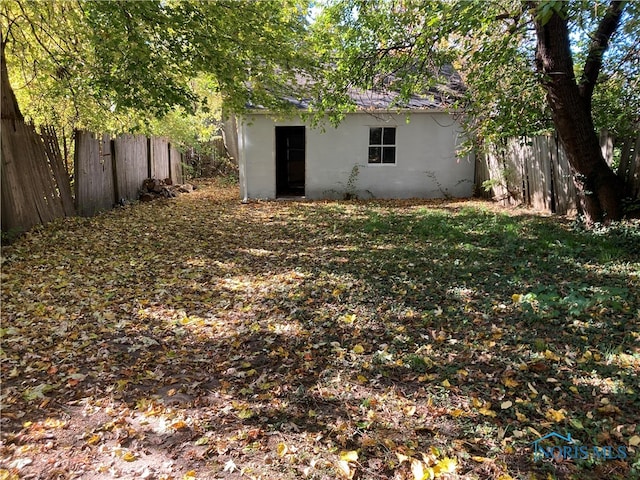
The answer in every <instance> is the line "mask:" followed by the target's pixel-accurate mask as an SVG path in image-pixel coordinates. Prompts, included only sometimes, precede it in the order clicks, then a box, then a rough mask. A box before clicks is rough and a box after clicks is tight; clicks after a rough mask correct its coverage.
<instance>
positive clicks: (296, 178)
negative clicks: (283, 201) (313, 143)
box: [276, 127, 305, 197]
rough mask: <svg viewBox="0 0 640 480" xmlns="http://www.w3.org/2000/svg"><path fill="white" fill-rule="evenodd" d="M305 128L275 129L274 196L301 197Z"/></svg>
mask: <svg viewBox="0 0 640 480" xmlns="http://www.w3.org/2000/svg"><path fill="white" fill-rule="evenodd" d="M304 189H305V127H276V196H277V197H283V196H284V197H286V196H303V195H304Z"/></svg>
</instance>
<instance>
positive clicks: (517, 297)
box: [511, 293, 523, 303]
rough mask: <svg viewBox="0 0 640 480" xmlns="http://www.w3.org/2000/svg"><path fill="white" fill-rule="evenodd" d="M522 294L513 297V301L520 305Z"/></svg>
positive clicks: (515, 294)
mask: <svg viewBox="0 0 640 480" xmlns="http://www.w3.org/2000/svg"><path fill="white" fill-rule="evenodd" d="M522 296H523V295H522V294H521V293H514V294H513V295H511V300H513V303H520V302H521V301H522Z"/></svg>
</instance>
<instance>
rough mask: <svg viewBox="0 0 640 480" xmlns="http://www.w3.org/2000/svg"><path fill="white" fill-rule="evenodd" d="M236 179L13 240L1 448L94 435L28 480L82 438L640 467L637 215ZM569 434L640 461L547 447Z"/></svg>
mask: <svg viewBox="0 0 640 480" xmlns="http://www.w3.org/2000/svg"><path fill="white" fill-rule="evenodd" d="M236 195H237V192H236V191H235V190H234V189H232V188H230V187H229V186H228V185H224V186H222V185H208V186H204V187H203V188H201V189H199V190H198V191H197V192H196V193H194V194H192V195H189V196H183V197H180V198H179V199H177V200H175V201H171V202H158V203H152V204H148V205H139V206H134V207H127V208H125V209H121V210H117V211H113V212H110V213H107V214H104V215H102V216H99V217H95V218H92V219H71V220H68V221H65V222H59V223H57V224H55V225H51V226H48V227H44V228H39V229H37V231H34V232H32V233H30V234H28V235H27V236H26V237H24V238H22V239H20V240H18V241H17V242H16V243H15V244H14V245H12V246H10V247H7V248H5V249H3V267H2V273H3V283H2V303H3V309H2V334H3V338H2V349H3V351H2V355H3V362H2V374H3V383H4V386H3V417H4V421H5V424H4V428H3V432H2V435H3V439H4V446H3V457H5V458H7V459H9V460H11V459H16V458H18V457H20V456H21V455H23V453H21V452H24V451H36V450H38V449H39V450H38V451H42V449H43V448H44V447H43V445H45V444H46V436H40V437H38V435H37V433H38V432H41V431H42V430H43V429H45V430H46V428H45V426H44V425H45V424H46V422H47V418H48V419H61V420H62V421H63V422H65V423H64V426H63V427H61V428H63V429H66V431H73V432H74V433H75V436H71V435H67V436H66V437H64V436H62V435H61V438H62V437H64V438H67V437H73V438H67V440H65V441H62V440H60V441H59V442H58V443H56V444H55V445H54V447H52V448H49V449H48V450H46V449H45V450H46V455H45V454H41V455H40V456H38V457H35V456H32V457H33V458H32V462H33V463H31V464H29V465H27V466H25V467H23V469H22V470H21V471H20V473H21V474H25V473H27V474H28V473H30V472H34V471H35V472H37V471H38V470H37V469H38V468H43V465H44V463H39V462H45V461H47V460H49V459H51V458H54V459H61V458H64V455H65V453H64V452H65V451H67V450H65V449H72V450H73V449H75V450H74V451H76V450H77V451H83V452H86V453H85V454H86V455H87V461H88V462H90V463H91V464H93V465H94V467H92V468H94V469H95V468H98V470H99V465H102V464H104V465H107V466H108V465H110V464H109V462H115V463H116V466H117V467H118V468H119V469H120V470H121V471H122V472H123V474H127V472H129V471H130V472H133V471H134V470H135V468H138V469H139V468H142V467H144V465H146V464H145V463H144V461H147V460H145V459H147V458H152V457H153V458H156V457H154V456H153V455H156V456H157V458H164V459H166V458H169V457H173V458H174V463H173V466H172V467H171V469H172V470H171V471H170V472H168V473H166V475H171V476H173V477H174V478H182V477H183V476H184V475H186V474H187V473H188V472H190V471H193V472H195V473H196V474H197V478H211V477H212V476H215V475H222V474H230V475H232V474H238V472H239V471H240V470H242V471H243V472H244V476H245V477H249V478H274V479H275V478H300V477H303V476H306V477H307V478H336V476H338V475H340V472H342V474H343V475H347V476H348V475H351V474H353V478H362V479H364V478H393V477H394V475H396V477H397V478H413V477H414V475H413V473H412V470H411V465H412V461H413V464H414V467H415V466H416V465H417V462H420V465H421V466H422V467H423V468H424V469H428V468H433V469H434V474H435V475H437V476H438V477H439V478H465V479H467V478H479V479H485V478H486V479H491V478H495V479H498V478H502V479H503V480H506V479H508V478H521V479H533V478H539V479H542V478H545V479H546V478H559V479H560V478H561V479H570V478H575V479H599V478H612V479H615V478H620V479H622V478H634V476H635V478H637V477H638V476H639V475H640V455H639V453H638V451H639V450H640V448H639V447H638V446H634V445H633V444H634V443H635V439H637V438H638V435H640V427H638V425H640V399H639V397H638V395H639V391H638V384H639V380H638V374H639V372H640V333H639V332H640V328H639V327H640V288H639V287H640V285H639V284H640V251H639V248H640V247H639V245H640V242H637V241H636V240H637V239H638V224H637V223H636V224H633V223H627V224H621V225H617V226H614V227H609V228H608V229H597V230H595V231H584V230H580V229H577V228H574V227H573V226H572V225H570V224H568V223H565V222H563V221H560V220H558V219H555V218H550V217H538V216H535V215H530V214H529V213H528V212H526V211H524V210H512V211H507V210H501V209H500V208H497V207H495V206H494V205H491V204H488V203H482V202H472V201H469V202H455V201H450V202H440V201H434V202H425V201H397V202H392V201H377V200H372V201H353V202H351V201H350V202H290V203H283V202H257V203H250V204H247V205H242V204H240V203H239V202H238V201H237V197H236ZM161 421H162V422H163V423H162V422H161ZM25 422H31V423H25ZM110 422H111V423H110ZM114 422H115V423H114ZM118 422H120V423H118ZM123 422H124V423H123ZM158 422H161V423H162V425H166V426H167V427H166V428H167V429H168V430H167V432H165V433H163V435H166V436H165V437H162V438H165V440H164V441H163V442H164V443H163V442H158V441H155V440H154V439H155V435H156V433H151V430H153V429H154V428H155V430H153V431H154V432H157V431H159V430H158V429H159V428H160V426H158ZM180 422H182V423H180ZM50 423H51V421H50V420H49V424H50ZM125 424H126V425H127V426H126V428H128V429H129V430H128V432H129V433H127V435H128V437H130V438H133V437H135V438H136V439H137V440H136V442H134V443H133V444H131V445H129V444H127V448H130V449H131V451H132V453H133V454H135V455H138V457H136V461H135V462H131V463H128V462H123V461H121V460H120V457H119V456H118V455H119V454H118V453H117V451H116V450H114V449H116V448H117V443H118V441H119V440H118V439H119V438H122V435H123V433H122V432H120V430H119V429H121V428H125V427H123V425H125ZM171 425H174V427H173V429H172V428H170V426H171ZM152 427H153V428H152ZM163 428H165V427H163ZM50 429H53V427H51V428H50ZM551 431H556V432H559V433H562V434H565V433H566V432H570V433H571V434H572V437H573V438H575V439H576V441H578V442H580V444H582V445H589V446H592V445H601V446H605V445H612V446H624V447H625V448H627V451H628V457H627V458H625V459H621V460H607V461H605V460H594V459H593V458H590V459H586V460H580V461H575V462H573V461H569V462H554V461H544V462H535V461H534V459H533V452H532V446H531V443H532V442H533V441H535V440H536V439H537V438H538V436H539V435H546V434H547V433H549V432H551ZM96 432H97V433H96ZM94 433H95V434H96V435H97V434H98V433H99V437H96V438H99V439H98V440H95V443H91V442H90V443H89V444H87V438H89V439H93V438H94V437H92V436H91V435H93V434H94ZM187 433H188V434H187ZM177 436H179V437H180V442H182V443H180V445H181V447H180V448H179V449H177V450H175V449H172V448H170V446H171V445H173V443H171V442H172V441H173V440H171V441H169V440H166V439H173V438H174V437H177ZM25 439H29V440H25ZM638 440H640V439H638ZM175 441H176V442H177V441H178V440H175ZM65 442H66V443H65ZM92 442H93V440H92ZM154 442H155V443H154ZM136 445H137V447H136ZM175 445H178V443H175ZM136 448H138V450H136ZM114 451H116V453H114ZM144 451H147V452H152V453H153V455H152V454H144V453H142V452H144ZM343 451H347V452H348V451H356V452H357V461H354V460H353V457H352V456H348V455H346V456H345V455H343V456H341V455H342V454H341V452H343ZM121 456H122V455H121ZM341 458H343V459H344V458H346V459H348V461H347V460H343V461H344V462H346V464H347V465H348V468H349V470H348V473H345V471H344V468H343V469H342V470H341V467H340V465H341V464H340V459H341ZM447 458H449V459H455V468H454V469H453V470H454V471H453V472H450V473H445V472H444V471H443V470H442V469H443V468H444V467H443V465H445V464H446V461H445V460H446V459H447ZM9 460H7V464H8V465H9V464H10V462H9ZM150 461H151V460H148V462H150ZM229 461H233V464H234V465H236V467H237V469H231V467H229V465H230V464H229V463H228V462H229ZM136 462H137V463H136ZM160 463H162V462H160ZM149 465H150V464H149ZM134 467H135V468H134ZM152 467H153V465H151V466H149V468H152ZM342 467H344V465H342ZM0 468H2V467H0ZM5 468H7V467H5ZM74 468H77V467H74V466H72V465H70V466H68V467H67V470H66V474H71V473H72V472H73V471H74V470H73V469H74ZM109 468H110V467H109ZM114 468H115V467H114ZM153 468H156V467H153ZM167 468H168V467H167ZM225 468H227V470H226V472H225V471H224V469H225ZM29 469H32V470H29ZM127 469H128V470H127ZM230 469H231V470H233V471H232V472H229V470H230ZM107 470H108V468H107ZM7 471H10V468H7ZM155 472H156V474H157V475H158V476H161V474H163V473H162V472H161V471H160V467H157V470H155ZM234 472H235V473H234ZM131 475H134V473H131Z"/></svg>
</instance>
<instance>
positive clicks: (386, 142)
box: [369, 127, 396, 163]
mask: <svg viewBox="0 0 640 480" xmlns="http://www.w3.org/2000/svg"><path fill="white" fill-rule="evenodd" d="M369 163H396V127H371V128H370V129H369Z"/></svg>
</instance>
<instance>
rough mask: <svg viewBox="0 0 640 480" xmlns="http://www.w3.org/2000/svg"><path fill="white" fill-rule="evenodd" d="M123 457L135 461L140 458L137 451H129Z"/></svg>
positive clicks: (126, 460) (128, 460) (125, 459)
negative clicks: (136, 453)
mask: <svg viewBox="0 0 640 480" xmlns="http://www.w3.org/2000/svg"><path fill="white" fill-rule="evenodd" d="M122 459H123V460H124V461H125V462H135V461H136V460H137V459H138V458H137V457H136V455H135V453H133V452H127V453H125V454H124V455H123V456H122Z"/></svg>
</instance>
